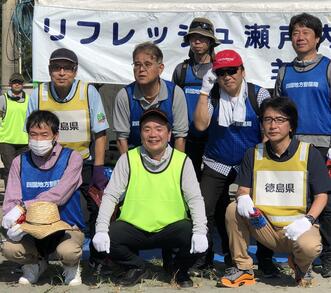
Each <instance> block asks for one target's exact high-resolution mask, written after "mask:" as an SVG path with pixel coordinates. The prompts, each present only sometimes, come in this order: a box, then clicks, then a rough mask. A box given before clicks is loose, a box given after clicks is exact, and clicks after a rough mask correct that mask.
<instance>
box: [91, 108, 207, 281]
mask: <svg viewBox="0 0 331 293" xmlns="http://www.w3.org/2000/svg"><path fill="white" fill-rule="evenodd" d="M169 122H170V120H169V118H168V117H167V115H166V113H165V112H163V111H161V110H159V109H149V110H147V111H146V112H145V113H144V114H143V115H142V116H141V118H140V119H139V123H140V124H139V125H140V134H141V142H142V146H140V147H137V148H134V149H132V150H130V151H128V152H127V153H125V154H123V155H122V156H121V157H120V158H119V160H118V162H117V164H116V166H115V168H114V170H113V173H112V177H111V179H110V181H109V183H108V185H107V187H106V189H105V193H104V196H103V197H102V202H101V206H100V210H99V215H98V218H97V224H96V232H97V233H96V234H95V236H94V238H93V244H94V246H95V248H96V249H97V250H98V251H101V252H102V251H106V252H108V253H109V255H110V258H111V260H112V261H113V262H115V263H117V264H120V265H123V266H124V268H125V272H126V273H125V275H124V276H123V277H122V278H120V279H119V280H118V283H119V284H120V285H123V286H133V285H135V284H137V283H139V282H140V281H141V280H142V279H144V278H147V277H148V275H149V274H148V270H147V269H146V263H145V262H144V260H143V259H142V258H141V257H139V256H138V255H137V251H139V250H143V249H153V248H164V249H171V250H174V251H175V254H176V256H175V260H174V265H175V267H174V271H173V273H175V276H174V277H175V280H176V282H177V284H178V285H179V286H180V287H192V286H193V282H192V280H191V279H190V278H189V276H188V273H187V271H188V268H189V267H190V265H192V263H193V261H194V255H193V254H194V253H202V252H204V251H205V250H206V249H207V246H208V241H207V237H206V233H207V225H206V223H207V220H206V215H205V208H204V202H203V198H202V196H201V192H200V188H199V183H198V181H197V178H196V175H195V172H194V168H193V165H192V161H191V160H190V159H189V158H188V157H187V156H186V155H185V154H184V153H182V152H179V151H177V150H176V149H173V148H172V147H171V146H170V145H169V144H168V142H169V141H170V138H171V127H170V123H169ZM123 197H124V198H123ZM120 200H121V201H122V200H123V201H122V206H121V213H120V217H119V219H118V220H117V221H115V222H113V223H111V224H110V219H111V216H112V214H113V212H114V209H115V205H116V204H118V203H119V201H120ZM188 212H189V214H190V215H191V218H189V216H188Z"/></svg>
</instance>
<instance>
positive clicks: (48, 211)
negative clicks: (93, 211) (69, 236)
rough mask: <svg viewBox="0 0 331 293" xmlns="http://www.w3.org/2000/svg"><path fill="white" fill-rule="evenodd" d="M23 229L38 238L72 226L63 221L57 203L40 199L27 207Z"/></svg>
mask: <svg viewBox="0 0 331 293" xmlns="http://www.w3.org/2000/svg"><path fill="white" fill-rule="evenodd" d="M21 229H22V230H23V231H24V232H26V233H28V234H30V235H31V236H33V237H35V238H37V239H43V238H45V237H47V236H48V235H51V234H53V233H54V232H57V231H61V230H70V229H72V228H71V226H70V225H69V224H67V223H66V222H64V221H61V219H60V214H59V210H58V207H57V205H56V204H55V203H52V202H45V201H38V202H34V203H32V204H30V205H29V206H28V207H27V210H26V219H25V222H24V223H22V224H21Z"/></svg>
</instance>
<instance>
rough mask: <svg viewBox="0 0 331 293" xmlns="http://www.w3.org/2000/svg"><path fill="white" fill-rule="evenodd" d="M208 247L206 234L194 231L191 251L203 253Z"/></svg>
mask: <svg viewBox="0 0 331 293" xmlns="http://www.w3.org/2000/svg"><path fill="white" fill-rule="evenodd" d="M207 248H208V240H207V236H206V235H201V234H195V233H193V235H192V239H191V250H190V253H202V252H205V251H206V250H207Z"/></svg>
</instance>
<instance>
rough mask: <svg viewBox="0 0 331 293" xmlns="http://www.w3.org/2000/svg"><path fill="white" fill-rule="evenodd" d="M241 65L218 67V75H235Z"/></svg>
mask: <svg viewBox="0 0 331 293" xmlns="http://www.w3.org/2000/svg"><path fill="white" fill-rule="evenodd" d="M238 69H239V67H229V68H226V69H216V71H215V73H216V75H217V76H224V75H225V74H227V75H234V74H236V73H237V71H238Z"/></svg>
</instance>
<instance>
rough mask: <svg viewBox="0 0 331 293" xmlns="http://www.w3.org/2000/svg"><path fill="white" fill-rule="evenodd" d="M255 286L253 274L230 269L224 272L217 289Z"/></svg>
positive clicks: (251, 271)
mask: <svg viewBox="0 0 331 293" xmlns="http://www.w3.org/2000/svg"><path fill="white" fill-rule="evenodd" d="M253 284H255V279H254V272H253V270H252V269H250V270H239V269H238V268H236V267H231V268H228V269H226V270H225V274H224V276H223V277H221V278H220V279H219V281H218V283H217V285H216V286H217V287H240V286H243V285H253Z"/></svg>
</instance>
